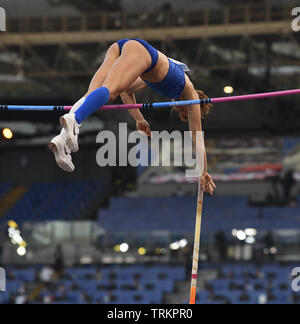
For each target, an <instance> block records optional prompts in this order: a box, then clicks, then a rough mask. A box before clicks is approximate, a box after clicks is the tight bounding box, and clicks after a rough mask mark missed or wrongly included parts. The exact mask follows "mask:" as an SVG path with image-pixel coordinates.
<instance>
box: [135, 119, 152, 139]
mask: <svg viewBox="0 0 300 324" xmlns="http://www.w3.org/2000/svg"><path fill="white" fill-rule="evenodd" d="M136 128H137V130H138V131H139V132H142V133H145V134H146V135H147V136H149V137H152V134H151V129H150V125H149V124H148V123H147V121H146V120H145V119H143V120H137V122H136Z"/></svg>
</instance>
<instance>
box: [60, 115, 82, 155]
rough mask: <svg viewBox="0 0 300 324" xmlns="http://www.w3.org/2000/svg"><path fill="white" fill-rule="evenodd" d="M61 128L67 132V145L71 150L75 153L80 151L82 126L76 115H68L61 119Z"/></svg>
mask: <svg viewBox="0 0 300 324" xmlns="http://www.w3.org/2000/svg"><path fill="white" fill-rule="evenodd" d="M59 121H60V125H61V127H63V128H64V129H65V131H66V144H67V146H68V147H69V148H70V150H71V151H72V152H74V153H76V152H78V151H79V146H78V135H79V130H80V126H81V125H79V124H78V123H77V121H76V119H75V114H74V113H69V114H66V115H64V116H62V117H60V119H59Z"/></svg>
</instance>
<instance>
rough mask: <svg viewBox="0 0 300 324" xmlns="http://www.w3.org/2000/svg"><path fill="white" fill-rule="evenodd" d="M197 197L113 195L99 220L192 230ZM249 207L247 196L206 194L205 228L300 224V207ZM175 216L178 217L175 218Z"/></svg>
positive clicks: (124, 226)
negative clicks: (130, 196)
mask: <svg viewBox="0 0 300 324" xmlns="http://www.w3.org/2000/svg"><path fill="white" fill-rule="evenodd" d="M195 210H196V205H195V199H194V197H188V196H187V197H158V198H152V197H151V198H149V197H145V198H126V197H120V198H113V199H112V201H111V205H110V208H109V209H106V210H100V211H99V223H100V225H101V226H102V227H104V228H105V229H106V230H108V231H142V230H148V231H149V230H169V231H192V230H193V228H194V224H195ZM261 211H262V213H261V212H259V210H258V208H254V207H249V206H248V199H247V197H245V196H229V197H228V196H214V197H213V198H210V197H206V198H205V204H204V214H205V216H206V217H205V218H204V219H203V230H204V231H205V232H207V231H210V232H212V231H218V230H223V231H228V230H229V231H231V230H232V229H233V228H237V227H238V228H249V227H250V228H256V229H259V230H264V229H267V230H270V229H273V230H274V229H292V228H298V227H299V222H300V218H299V216H300V214H299V209H298V208H292V207H276V208H275V207H265V208H263V209H262V210H261ZM174 219H176V221H175V222H174Z"/></svg>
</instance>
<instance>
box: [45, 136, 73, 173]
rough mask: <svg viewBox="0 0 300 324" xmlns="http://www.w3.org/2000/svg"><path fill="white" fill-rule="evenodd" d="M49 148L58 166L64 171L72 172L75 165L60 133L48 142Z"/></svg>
mask: <svg viewBox="0 0 300 324" xmlns="http://www.w3.org/2000/svg"><path fill="white" fill-rule="evenodd" d="M49 149H50V151H51V152H52V153H53V154H54V156H55V160H56V163H57V164H58V166H59V167H60V168H61V169H63V170H64V171H66V172H73V171H74V170H75V166H74V164H73V162H72V156H71V151H70V149H69V148H68V146H67V145H66V144H65V140H64V138H63V136H62V135H58V136H56V137H54V138H53V139H52V141H51V142H50V143H49Z"/></svg>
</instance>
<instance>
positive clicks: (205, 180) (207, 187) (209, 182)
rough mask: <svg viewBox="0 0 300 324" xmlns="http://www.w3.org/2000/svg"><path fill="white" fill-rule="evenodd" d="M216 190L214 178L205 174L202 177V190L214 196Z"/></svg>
mask: <svg viewBox="0 0 300 324" xmlns="http://www.w3.org/2000/svg"><path fill="white" fill-rule="evenodd" d="M215 188H216V185H215V183H214V181H213V179H212V177H211V176H210V175H209V174H208V173H207V172H204V173H203V174H202V177H201V189H202V190H203V191H204V192H208V193H209V194H210V195H211V196H212V195H213V194H214V191H215Z"/></svg>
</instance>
